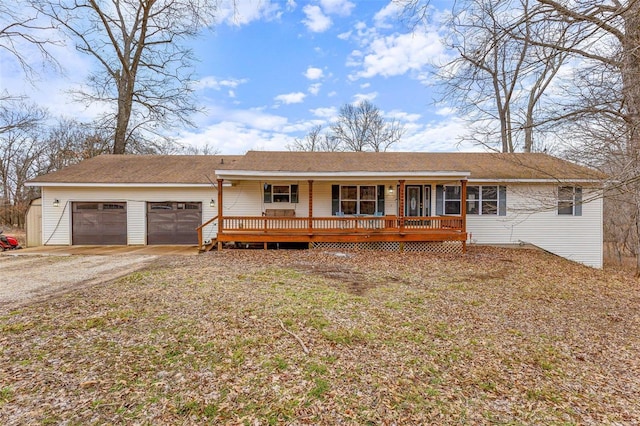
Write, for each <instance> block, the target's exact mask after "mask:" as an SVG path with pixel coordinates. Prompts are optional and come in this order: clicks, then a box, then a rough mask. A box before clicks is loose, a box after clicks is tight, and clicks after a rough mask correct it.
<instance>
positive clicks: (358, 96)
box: [353, 92, 378, 103]
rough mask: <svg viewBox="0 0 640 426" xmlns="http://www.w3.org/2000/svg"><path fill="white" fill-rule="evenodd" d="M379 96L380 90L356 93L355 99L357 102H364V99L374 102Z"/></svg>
mask: <svg viewBox="0 0 640 426" xmlns="http://www.w3.org/2000/svg"><path fill="white" fill-rule="evenodd" d="M377 97H378V92H371V93H356V94H355V95H353V101H354V102H355V103H358V102H362V101H369V102H373V101H374V100H375V98H377Z"/></svg>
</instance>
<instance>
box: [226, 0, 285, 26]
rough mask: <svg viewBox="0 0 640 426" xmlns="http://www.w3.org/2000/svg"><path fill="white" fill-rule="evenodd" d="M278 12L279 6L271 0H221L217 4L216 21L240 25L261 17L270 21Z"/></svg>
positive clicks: (276, 16) (278, 14) (277, 15)
mask: <svg viewBox="0 0 640 426" xmlns="http://www.w3.org/2000/svg"><path fill="white" fill-rule="evenodd" d="M280 14H281V12H280V6H279V5H278V3H277V2H272V0H260V1H258V2H256V1H253V0H223V1H221V2H220V3H219V4H218V8H217V10H216V21H217V22H218V23H224V24H226V25H229V26H234V27H240V26H242V25H247V24H249V23H251V22H253V21H258V20H261V19H265V20H267V21H270V20H273V19H276V18H278V17H279V16H280Z"/></svg>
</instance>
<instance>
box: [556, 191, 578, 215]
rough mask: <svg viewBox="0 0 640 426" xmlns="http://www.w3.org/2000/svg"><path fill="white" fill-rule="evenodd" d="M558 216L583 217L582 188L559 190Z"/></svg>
mask: <svg viewBox="0 0 640 426" xmlns="http://www.w3.org/2000/svg"><path fill="white" fill-rule="evenodd" d="M558 214H559V215H567V216H582V188H580V187H575V186H561V187H559V188H558Z"/></svg>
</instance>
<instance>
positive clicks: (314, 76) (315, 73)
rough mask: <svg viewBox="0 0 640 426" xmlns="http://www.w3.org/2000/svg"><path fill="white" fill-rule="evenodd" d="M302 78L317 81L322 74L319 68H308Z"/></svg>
mask: <svg viewBox="0 0 640 426" xmlns="http://www.w3.org/2000/svg"><path fill="white" fill-rule="evenodd" d="M304 76H305V77H307V78H308V79H309V80H318V79H319V78H322V77H323V72H322V69H321V68H315V67H309V68H307V71H306V72H305V73H304Z"/></svg>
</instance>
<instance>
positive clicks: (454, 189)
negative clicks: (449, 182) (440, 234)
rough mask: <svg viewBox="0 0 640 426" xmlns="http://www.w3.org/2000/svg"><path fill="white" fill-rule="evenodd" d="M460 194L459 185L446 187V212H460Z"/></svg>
mask: <svg viewBox="0 0 640 426" xmlns="http://www.w3.org/2000/svg"><path fill="white" fill-rule="evenodd" d="M460 194H461V188H460V187H459V186H445V187H444V214H460Z"/></svg>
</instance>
